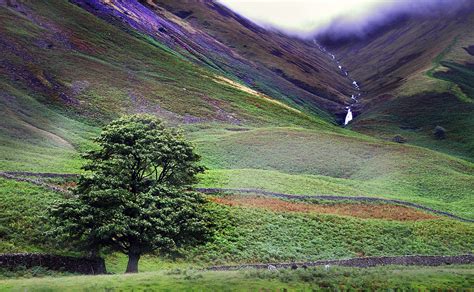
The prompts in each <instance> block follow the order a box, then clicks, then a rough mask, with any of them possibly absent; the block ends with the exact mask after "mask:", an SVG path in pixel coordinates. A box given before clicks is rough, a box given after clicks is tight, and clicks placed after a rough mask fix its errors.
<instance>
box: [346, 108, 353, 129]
mask: <svg viewBox="0 0 474 292" xmlns="http://www.w3.org/2000/svg"><path fill="white" fill-rule="evenodd" d="M350 121H352V111H351V108H348V109H347V114H346V120H345V121H344V126H346V125H347V124H349V122H350Z"/></svg>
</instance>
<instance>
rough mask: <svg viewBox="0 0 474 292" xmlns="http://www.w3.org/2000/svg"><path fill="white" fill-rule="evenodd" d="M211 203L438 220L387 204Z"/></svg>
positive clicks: (228, 199) (238, 199) (240, 199)
mask: <svg viewBox="0 0 474 292" xmlns="http://www.w3.org/2000/svg"><path fill="white" fill-rule="evenodd" d="M212 201H214V202H216V203H218V204H223V205H227V206H240V207H248V208H264V209H267V210H272V211H277V212H303V213H312V212H314V213H321V214H335V215H343V216H352V217H358V218H372V219H385V220H396V221H417V220H429V219H436V218H439V217H437V216H434V215H431V214H428V213H424V212H422V211H419V210H416V209H413V208H409V207H405V206H397V205H387V204H380V205H378V204H363V203H357V204H348V203H344V204H331V205H321V204H310V203H302V202H301V203H300V202H290V201H285V200H280V199H275V198H264V197H258V196H238V195H232V196H225V197H213V198H212Z"/></svg>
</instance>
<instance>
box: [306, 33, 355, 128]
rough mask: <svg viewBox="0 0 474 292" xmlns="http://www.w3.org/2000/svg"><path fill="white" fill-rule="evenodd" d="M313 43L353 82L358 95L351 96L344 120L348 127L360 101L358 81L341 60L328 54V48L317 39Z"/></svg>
mask: <svg viewBox="0 0 474 292" xmlns="http://www.w3.org/2000/svg"><path fill="white" fill-rule="evenodd" d="M313 42H314V44H315V45H317V46H318V48H319V50H321V52H323V53H325V54H327V55H328V56H329V57H330V58H331V59H332V60H333V62H334V63H335V65H337V67H338V68H339V71H340V72H341V73H343V74H344V75H345V76H346V77H347V78H348V79H349V80H350V81H351V83H352V86H353V88H354V89H355V90H356V93H355V94H352V95H351V100H352V103H351V104H350V105H349V106H347V107H346V110H347V114H346V118H345V120H344V126H346V125H347V124H349V123H350V122H351V121H352V119H353V114H352V107H353V106H354V104H355V103H357V102H358V101H359V100H358V98H359V97H360V96H361V92H360V87H359V84H358V83H357V81H355V80H354V79H352V78H351V77H350V76H349V72H348V71H346V70H345V68H344V67H343V66H342V64H341V63H340V61H339V59H336V56H335V55H334V54H332V53H330V52H328V51H327V50H326V48H325V47H323V46H322V45H320V44H319V43H318V42H317V41H316V40H315V39H313Z"/></svg>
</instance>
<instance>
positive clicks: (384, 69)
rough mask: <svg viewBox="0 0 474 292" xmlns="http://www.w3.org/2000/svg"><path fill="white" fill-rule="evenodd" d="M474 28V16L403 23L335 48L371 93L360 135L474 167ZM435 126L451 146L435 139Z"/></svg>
mask: <svg viewBox="0 0 474 292" xmlns="http://www.w3.org/2000/svg"><path fill="white" fill-rule="evenodd" d="M473 25H474V13H472V10H466V11H462V12H459V13H457V14H455V15H450V16H444V17H443V20H442V21H441V20H440V18H439V17H436V18H434V17H401V18H399V19H397V20H396V21H394V22H393V23H390V24H389V25H386V26H384V27H382V28H381V29H379V30H378V31H375V32H373V33H372V34H369V35H368V36H367V37H366V38H364V39H356V40H345V41H344V40H339V41H338V42H337V41H336V42H334V41H333V42H329V44H330V45H331V46H332V49H333V50H334V51H335V52H336V54H337V55H338V56H339V57H340V58H341V60H342V61H343V62H344V63H345V64H348V67H349V71H351V73H352V74H353V75H355V76H357V80H358V81H360V83H361V85H362V87H363V89H364V91H365V95H364V97H363V98H362V99H361V100H360V104H359V105H358V106H357V107H356V112H357V113H358V114H360V116H359V117H358V119H357V120H356V122H355V123H354V125H353V129H355V130H358V131H361V132H364V133H368V134H371V135H376V136H379V137H383V138H385V139H391V138H392V137H393V136H394V135H396V134H400V135H402V136H404V137H406V138H407V139H408V142H409V143H414V144H417V145H421V146H426V147H430V148H432V149H436V150H441V151H444V152H446V153H451V154H455V155H458V156H460V157H463V158H465V159H469V160H473V159H474V136H473V135H471V134H469V133H472V129H473V127H474V119H473V113H474V90H473V87H472V86H473V85H472V84H474V67H473V66H472V64H473V63H474V56H473V52H472V46H473V44H474V31H473V30H472V27H473ZM326 40H327V38H326ZM436 126H442V127H444V128H445V129H446V130H447V139H445V140H436V139H434V137H433V135H432V131H433V130H434V128H435V127H436Z"/></svg>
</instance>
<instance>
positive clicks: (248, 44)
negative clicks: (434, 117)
mask: <svg viewBox="0 0 474 292" xmlns="http://www.w3.org/2000/svg"><path fill="white" fill-rule="evenodd" d="M73 2H74V3H77V4H78V5H80V6H81V7H83V8H84V9H87V10H88V11H90V12H91V13H93V14H95V15H97V16H99V17H101V18H103V19H105V20H107V21H109V22H111V23H114V24H122V25H126V26H131V27H133V28H134V29H137V30H139V31H141V32H143V33H146V34H148V35H149V36H151V37H152V38H154V39H156V40H158V41H160V42H163V43H165V44H166V45H168V46H170V47H171V48H173V49H174V50H177V51H179V52H181V53H182V54H183V55H184V56H186V57H187V58H189V59H190V60H193V61H194V62H196V63H199V64H202V65H205V66H207V67H209V68H211V69H213V70H215V71H217V72H219V73H220V74H224V75H226V76H228V77H229V78H231V79H234V80H237V81H240V82H242V83H244V84H246V85H248V86H250V87H252V88H254V89H256V90H258V91H260V92H263V93H265V94H268V95H270V96H273V97H275V98H278V99H280V100H283V101H286V102H289V103H291V104H293V105H295V106H298V107H302V108H306V109H308V110H311V111H313V112H316V113H317V114H319V115H324V116H327V114H325V113H323V112H321V109H322V110H325V111H328V112H330V113H331V114H334V113H338V112H340V111H342V110H343V106H344V104H345V103H347V102H348V101H349V96H350V95H349V92H350V89H351V85H350V83H349V82H348V81H347V80H346V79H345V78H344V77H343V76H342V75H341V74H339V73H338V72H337V71H336V70H334V66H333V65H332V64H331V62H330V60H329V59H328V58H327V56H325V55H324V54H322V53H321V52H320V51H319V50H318V49H317V48H316V47H315V45H314V44H312V43H311V42H307V41H302V40H299V39H295V38H289V37H288V36H285V35H282V34H280V33H276V32H271V31H266V30H264V29H261V28H259V27H257V26H256V25H254V24H252V23H250V22H249V21H247V20H245V19H243V18H242V17H240V16H238V15H237V14H235V13H234V12H232V11H230V10H229V9H227V8H226V7H224V6H221V5H220V4H217V3H215V2H213V1H139V2H141V3H142V4H143V5H142V4H140V3H138V1H121V0H114V1H84V0H74V1H73ZM170 12H171V13H170ZM173 13H174V14H173Z"/></svg>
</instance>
